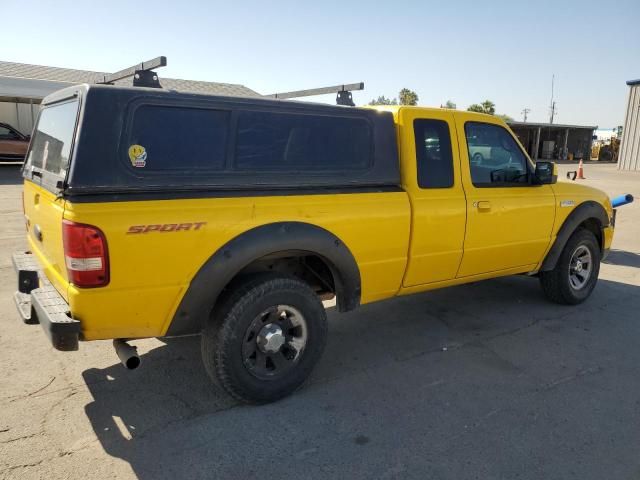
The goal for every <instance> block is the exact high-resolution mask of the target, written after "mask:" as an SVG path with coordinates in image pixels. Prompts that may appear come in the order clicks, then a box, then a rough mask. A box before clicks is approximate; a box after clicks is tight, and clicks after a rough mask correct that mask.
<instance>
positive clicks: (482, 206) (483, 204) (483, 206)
mask: <svg viewBox="0 0 640 480" xmlns="http://www.w3.org/2000/svg"><path fill="white" fill-rule="evenodd" d="M476 207H478V210H479V211H481V212H488V211H489V210H491V202H487V201H486V200H483V201H480V202H476Z"/></svg>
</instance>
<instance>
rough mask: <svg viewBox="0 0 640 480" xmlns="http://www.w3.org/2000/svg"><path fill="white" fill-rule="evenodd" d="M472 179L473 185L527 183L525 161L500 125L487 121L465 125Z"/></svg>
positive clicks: (526, 164)
mask: <svg viewBox="0 0 640 480" xmlns="http://www.w3.org/2000/svg"><path fill="white" fill-rule="evenodd" d="M465 134H466V137H467V149H468V152H469V163H470V170H471V181H472V183H473V185H474V186H475V187H497V186H519V185H522V186H524V185H528V184H529V173H530V171H529V166H528V161H527V159H526V157H525V156H524V154H523V153H522V150H521V149H520V147H519V146H518V144H517V143H516V141H515V140H514V139H513V136H511V135H510V134H509V132H507V131H506V130H505V129H504V128H503V127H501V126H499V125H491V124H488V123H477V122H467V123H466V124H465Z"/></svg>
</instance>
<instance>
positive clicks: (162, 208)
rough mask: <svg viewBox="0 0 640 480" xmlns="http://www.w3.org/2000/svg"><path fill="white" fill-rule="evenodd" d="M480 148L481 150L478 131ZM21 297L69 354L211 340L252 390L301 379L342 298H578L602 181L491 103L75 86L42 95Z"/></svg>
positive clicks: (600, 247)
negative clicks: (535, 140)
mask: <svg viewBox="0 0 640 480" xmlns="http://www.w3.org/2000/svg"><path fill="white" fill-rule="evenodd" d="M478 146H482V147H481V148H480V147H478ZM23 176H24V193H23V195H24V198H23V200H24V217H25V222H26V229H27V242H28V247H27V249H26V251H22V252H18V253H16V254H14V257H13V261H14V265H15V269H16V271H17V273H18V291H17V292H16V294H15V300H16V303H17V306H18V309H19V312H20V314H21V316H22V319H23V321H24V322H26V323H39V324H40V325H41V326H42V328H43V329H44V332H45V333H46V335H47V337H48V338H49V340H50V342H51V343H52V345H53V346H54V347H55V348H57V349H59V350H77V349H78V344H79V341H91V340H104V339H111V340H113V341H114V345H115V346H116V351H117V353H118V355H119V356H120V358H121V360H122V361H123V363H124V364H125V365H126V366H128V367H130V368H133V367H135V366H137V364H138V363H139V359H138V358H137V356H136V355H135V347H133V346H131V345H129V344H128V343H126V342H127V341H130V340H134V339H140V338H147V337H170V336H181V335H194V334H198V335H201V349H202V358H203V362H204V365H205V368H206V370H207V372H208V374H209V375H210V377H211V378H212V380H213V381H214V383H216V384H218V385H220V386H221V387H222V388H223V389H224V390H226V391H227V392H228V393H229V394H231V395H232V396H233V397H235V398H237V399H239V400H242V401H245V402H249V403H265V402H270V401H274V400H277V399H279V398H281V397H283V396H285V395H288V394H290V393H291V392H293V391H294V390H295V389H296V388H298V387H299V386H300V385H301V384H302V383H303V382H304V380H305V379H306V378H307V377H308V376H309V374H310V372H311V370H312V369H313V367H314V365H315V364H316V363H317V362H318V360H319V358H320V357H321V354H322V351H323V348H324V345H325V341H326V338H327V320H326V313H325V304H323V301H326V300H331V299H333V298H335V302H336V306H337V309H338V310H339V311H341V312H345V311H350V310H354V309H356V308H358V307H359V306H360V305H363V304H367V303H372V302H377V301H380V300H385V299H389V298H392V297H396V296H399V295H409V294H413V293H417V292H424V291H427V290H432V289H436V288H442V287H449V286H453V285H459V284H464V283H468V282H476V281H478V280H484V279H490V278H496V277H500V276H504V275H514V274H526V275H530V276H536V277H538V278H539V281H540V284H541V285H542V289H543V291H544V293H545V294H546V296H547V297H548V298H549V299H550V300H552V301H554V302H557V303H560V304H578V303H580V302H582V301H584V300H585V299H586V298H587V297H589V295H590V294H591V292H592V291H593V289H594V288H595V286H596V282H597V279H598V272H599V267H600V261H601V259H602V258H603V256H604V255H605V254H606V252H607V251H608V249H609V248H610V245H611V240H612V236H613V229H614V210H613V209H612V207H611V203H610V201H609V199H608V198H607V196H606V195H605V194H604V193H603V192H601V191H599V190H596V189H594V188H590V187H587V186H583V185H578V184H575V183H568V182H564V183H563V182H560V183H556V179H557V169H556V167H555V165H554V164H553V163H551V162H537V163H533V162H532V161H531V160H530V159H529V158H528V156H527V154H526V152H525V150H524V149H523V148H522V146H521V145H520V143H519V142H518V140H517V139H516V137H515V136H514V135H513V133H512V132H511V131H510V130H509V128H508V127H507V126H506V125H505V124H504V122H503V121H502V120H500V119H499V118H497V117H495V116H491V115H484V114H478V113H471V112H463V111H455V110H446V109H438V108H436V109H433V108H422V107H406V106H395V107H382V108H377V109H375V108H352V107H341V106H329V105H320V104H310V103H302V102H294V101H284V100H270V99H263V98H235V97H220V96H206V95H195V94H187V93H178V92H174V91H166V90H162V89H157V88H140V87H138V88H135V87H123V86H110V85H80V86H75V87H69V88H66V89H64V90H61V91H58V92H56V93H54V94H51V95H50V96H48V97H47V98H45V99H44V101H43V104H42V108H41V111H40V113H39V117H38V120H37V124H36V126H35V129H34V133H33V136H32V139H31V143H30V146H29V150H28V152H27V157H26V160H25V163H24V166H23Z"/></svg>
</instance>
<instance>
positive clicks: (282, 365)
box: [242, 305, 308, 380]
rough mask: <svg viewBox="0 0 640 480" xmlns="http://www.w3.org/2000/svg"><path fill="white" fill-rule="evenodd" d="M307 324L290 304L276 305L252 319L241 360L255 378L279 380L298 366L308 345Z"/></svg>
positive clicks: (244, 339)
mask: <svg viewBox="0 0 640 480" xmlns="http://www.w3.org/2000/svg"><path fill="white" fill-rule="evenodd" d="M307 338H308V328H307V322H306V320H305V318H304V316H303V315H302V313H300V311H299V310H298V309H296V308H294V307H292V306H290V305H276V306H273V307H270V308H268V309H266V310H264V311H263V312H262V313H260V314H259V315H258V316H257V317H256V318H254V319H253V321H252V322H251V324H250V325H249V327H248V328H247V330H246V332H245V335H244V338H243V342H242V359H243V362H244V365H245V367H246V368H247V370H248V371H249V372H250V373H251V374H252V375H253V376H255V377H257V378H259V379H262V380H267V379H274V378H279V377H281V376H283V375H285V374H286V373H287V372H289V371H290V370H291V369H292V368H293V367H294V366H296V365H297V364H298V363H299V361H300V358H301V357H302V354H303V353H304V349H305V346H306V344H307Z"/></svg>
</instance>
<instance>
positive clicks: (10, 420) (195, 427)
mask: <svg viewBox="0 0 640 480" xmlns="http://www.w3.org/2000/svg"><path fill="white" fill-rule="evenodd" d="M567 169H568V167H566V166H561V170H562V171H566V170H567ZM586 176H587V180H586V181H584V182H585V183H586V184H590V185H594V186H597V187H599V188H602V189H603V190H605V191H606V192H607V193H608V194H609V195H611V196H613V195H617V194H621V193H632V194H634V195H635V196H636V198H638V199H640V173H629V172H619V171H618V170H616V168H615V166H612V165H591V164H589V165H587V166H586ZM19 195H20V179H19V174H18V168H17V167H16V166H7V165H0V366H1V367H2V374H1V375H0V478H3V479H4V478H7V479H9V478H11V479H13V478H16V479H17V478H19V479H39V478H46V479H57V478H68V479H87V478H91V479H103V478H118V479H129V478H139V479H159V478H190V479H193V478H216V479H218V478H219V479H225V478H230V479H231V478H233V479H251V478H256V479H267V478H283V477H289V478H305V479H306V478H349V479H358V478H363V479H364V478H367V479H369V478H381V479H393V478H399V479H411V478H416V479H425V478H429V479H467V478H481V479H489V478H491V479H497V478H508V479H514V478H519V479H540V478H545V479H555V478H557V479H571V478H576V479H581V480H584V479H598V480H602V479H637V478H640V455H638V452H640V375H639V373H640V367H639V365H640V348H638V345H639V344H640V315H638V310H639V307H640V295H639V293H640V273H639V272H640V241H639V238H640V204H638V203H636V204H632V205H629V206H625V207H622V208H620V210H619V211H618V221H617V230H616V235H615V240H614V244H613V248H614V250H613V252H612V253H611V255H610V257H609V258H608V260H607V261H606V263H605V264H603V266H602V270H601V276H600V282H599V284H598V286H597V288H596V290H595V292H594V294H593V295H592V297H591V298H590V299H589V300H588V301H587V302H586V303H584V304H582V305H580V306H577V307H562V306H558V305H554V304H552V303H549V302H548V301H546V300H545V298H544V297H543V295H542V292H541V290H540V288H539V285H538V282H537V280H536V279H534V278H527V277H510V278H502V279H497V280H492V281H487V282H481V283H476V284H471V285H466V286H461V287H455V288H450V289H444V290H440V291H435V292H430V293H425V294H419V295H415V296H412V297H405V298H399V299H395V300H391V301H388V302H385V303H379V304H374V305H368V306H365V307H363V308H361V309H360V310H359V311H357V312H354V313H350V314H345V315H338V314H336V313H334V312H333V311H332V310H331V311H330V314H329V318H330V335H329V343H328V346H327V350H326V352H325V355H324V358H323V359H322V361H321V362H320V364H319V366H318V368H317V369H316V370H315V372H314V374H313V376H312V378H311V380H310V381H309V382H308V384H307V385H306V386H305V387H303V389H301V390H300V391H298V392H297V393H296V394H294V395H293V396H291V397H289V398H287V399H285V400H283V401H280V402H278V403H275V404H272V405H268V406H262V407H247V406H241V405H237V404H236V403H234V402H233V401H231V400H229V399H228V398H227V397H225V395H224V394H222V393H220V392H218V391H216V390H215V389H214V387H213V386H212V385H211V384H210V382H209V380H208V378H207V376H206V374H205V372H204V368H203V367H202V365H201V363H200V353H199V351H200V347H199V339H198V338H196V337H190V338H181V339H171V340H166V341H161V340H155V339H152V340H144V341H138V342H136V345H137V346H138V347H139V351H140V352H141V353H142V366H141V367H140V368H139V369H138V370H135V371H131V372H130V371H126V370H125V369H124V368H123V367H122V366H121V365H120V364H119V363H118V361H117V358H116V355H115V353H114V352H113V349H112V346H111V344H110V342H92V343H86V344H81V347H80V351H78V352H71V353H62V352H57V351H55V350H53V349H52V348H51V347H50V346H49V345H48V344H47V340H46V338H45V336H44V334H43V333H42V331H41V328H40V327H39V326H37V325H36V326H30V325H24V324H22V323H21V322H20V321H19V319H18V316H17V313H16V312H15V307H14V305H13V300H12V293H13V291H14V290H15V288H16V280H15V276H14V272H13V270H12V267H11V260H10V254H11V252H12V251H14V250H17V249H20V248H23V245H24V227H23V221H22V214H21V205H20V196H19Z"/></svg>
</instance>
